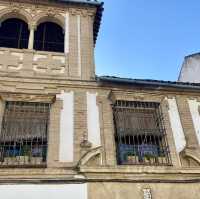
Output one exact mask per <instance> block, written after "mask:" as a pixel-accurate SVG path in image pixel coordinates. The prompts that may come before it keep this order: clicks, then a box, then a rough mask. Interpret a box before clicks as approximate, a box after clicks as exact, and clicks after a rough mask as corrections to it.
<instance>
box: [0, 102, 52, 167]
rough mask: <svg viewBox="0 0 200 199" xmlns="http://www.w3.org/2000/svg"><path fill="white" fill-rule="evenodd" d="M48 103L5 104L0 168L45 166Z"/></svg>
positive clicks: (0, 143)
mask: <svg viewBox="0 0 200 199" xmlns="http://www.w3.org/2000/svg"><path fill="white" fill-rule="evenodd" d="M49 112H50V104H47V103H35V102H6V104H5V111H4V116H3V121H2V129H1V134H0V165H1V166H15V167H16V166H22V167H26V166H42V165H43V166H45V164H46V156H47V143H48V140H47V138H48V137H47V134H48V123H49Z"/></svg>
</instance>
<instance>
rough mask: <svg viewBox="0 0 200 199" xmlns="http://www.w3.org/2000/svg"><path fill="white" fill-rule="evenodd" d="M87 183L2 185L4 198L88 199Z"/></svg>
mask: <svg viewBox="0 0 200 199" xmlns="http://www.w3.org/2000/svg"><path fill="white" fill-rule="evenodd" d="M87 195H88V194H87V184H67V185H0V196H1V198H2V199H18V198H20V199H66V198H69V199H87V198H88V196H87Z"/></svg>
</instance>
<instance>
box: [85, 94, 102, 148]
mask: <svg viewBox="0 0 200 199" xmlns="http://www.w3.org/2000/svg"><path fill="white" fill-rule="evenodd" d="M96 97H97V94H96V93H94V94H93V93H89V92H87V124H88V125H87V126H88V141H89V142H91V143H92V146H93V147H97V146H100V145H101V138H100V124H99V109H98V106H97V104H96V103H97V102H96Z"/></svg>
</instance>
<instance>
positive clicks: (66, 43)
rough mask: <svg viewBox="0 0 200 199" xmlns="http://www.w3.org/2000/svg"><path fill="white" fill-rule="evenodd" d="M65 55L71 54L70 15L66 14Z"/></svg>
mask: <svg viewBox="0 0 200 199" xmlns="http://www.w3.org/2000/svg"><path fill="white" fill-rule="evenodd" d="M65 53H66V54H67V53H69V13H68V12H67V13H66V14H65Z"/></svg>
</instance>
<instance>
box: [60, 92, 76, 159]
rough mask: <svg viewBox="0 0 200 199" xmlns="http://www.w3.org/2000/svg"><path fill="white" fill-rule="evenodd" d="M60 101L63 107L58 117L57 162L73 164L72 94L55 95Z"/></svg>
mask: <svg viewBox="0 0 200 199" xmlns="http://www.w3.org/2000/svg"><path fill="white" fill-rule="evenodd" d="M57 98H58V99H60V100H62V102H63V107H62V110H61V117H60V145H59V161H60V162H73V160H74V157H73V153H74V152H73V151H74V93H73V92H69V93H65V92H63V93H62V94H60V95H57Z"/></svg>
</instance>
